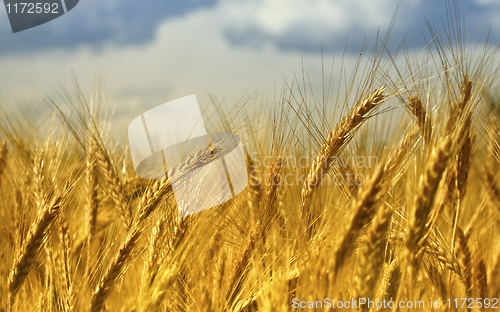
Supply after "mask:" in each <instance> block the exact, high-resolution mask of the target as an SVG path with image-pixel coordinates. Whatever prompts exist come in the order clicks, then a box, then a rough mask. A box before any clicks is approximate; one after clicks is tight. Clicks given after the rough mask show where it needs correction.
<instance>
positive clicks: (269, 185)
mask: <svg viewBox="0 0 500 312" xmlns="http://www.w3.org/2000/svg"><path fill="white" fill-rule="evenodd" d="M431 33H432V28H431ZM448 35H449V36H448V37H447V38H445V40H443V41H441V40H439V39H438V38H437V37H436V38H435V39H434V40H433V42H432V44H431V43H430V44H429V48H428V49H427V50H425V51H423V52H420V53H417V52H415V53H410V52H409V51H408V50H406V49H404V46H402V47H401V49H400V50H397V51H391V52H388V51H386V50H385V47H386V45H385V43H386V42H387V38H388V37H385V38H381V39H380V40H378V39H377V41H376V44H375V45H374V46H373V48H372V50H370V51H366V50H364V51H362V53H360V57H359V62H358V63H357V64H358V65H357V67H355V68H354V70H353V71H352V73H347V74H345V76H344V73H342V74H341V75H340V76H341V77H340V78H341V81H342V82H341V84H343V85H344V86H345V88H341V87H340V86H339V87H337V86H331V88H330V86H329V87H328V88H326V89H325V90H324V92H323V94H321V95H318V94H312V93H311V92H308V85H307V79H306V78H304V79H303V80H301V79H298V78H297V79H294V80H293V81H291V82H290V83H286V84H285V87H284V88H283V92H282V94H281V96H279V97H278V98H277V99H276V100H275V102H274V103H273V107H271V108H269V107H267V108H266V107H263V106H259V103H258V99H257V98H249V99H247V100H242V101H240V102H238V103H237V104H236V105H235V107H233V108H231V109H230V110H229V111H224V109H223V105H222V104H220V103H219V104H217V103H216V101H214V102H212V103H211V104H212V105H213V106H215V107H216V109H217V110H219V111H221V112H222V113H221V114H220V115H219V117H218V118H217V119H216V118H215V117H213V120H214V124H215V128H217V129H222V130H227V131H235V132H237V133H239V134H240V136H241V138H242V140H243V142H244V144H245V149H246V153H247V157H246V160H247V170H248V172H249V185H248V186H247V187H246V189H245V190H244V191H243V192H242V193H241V194H239V195H238V196H237V197H236V198H234V199H233V200H231V201H228V202H226V203H224V204H222V205H220V206H217V207H214V208H212V209H209V210H206V211H203V212H200V213H197V214H194V215H191V216H188V217H180V216H179V212H178V211H177V206H176V202H175V197H174V196H173V192H172V188H171V185H170V181H169V180H158V181H154V180H145V179H141V178H139V177H137V176H136V175H135V172H134V169H133V167H132V163H131V160H130V153H129V151H128V147H127V144H126V141H127V138H126V135H125V134H124V135H122V137H114V136H113V132H112V131H111V130H110V129H111V124H110V122H109V120H110V117H111V115H110V113H109V112H110V110H108V109H107V105H108V101H107V97H106V93H105V88H104V87H103V85H104V83H102V82H100V81H97V82H96V83H95V86H94V88H92V90H90V91H89V92H86V91H82V90H80V89H79V88H78V87H77V86H75V88H74V89H71V90H63V91H62V92H61V98H62V100H61V101H59V100H57V99H53V100H51V101H50V106H51V107H52V108H53V112H54V113H53V115H52V118H51V119H49V120H48V121H47V122H46V123H45V124H43V125H42V126H40V127H38V126H37V127H33V124H34V123H33V122H32V121H31V120H29V119H28V118H26V117H25V116H24V115H22V114H19V115H16V114H4V115H3V116H2V119H1V122H0V141H1V145H0V183H1V184H0V220H1V221H0V237H1V239H0V260H1V261H0V276H1V277H2V279H3V280H4V281H6V282H5V283H0V311H92V312H97V311H290V310H294V308H293V299H294V298H299V299H300V301H306V302H307V303H308V304H309V302H314V304H316V303H315V302H316V301H321V300H323V299H324V298H331V299H335V300H343V301H346V300H347V301H350V300H351V298H354V299H357V298H370V299H371V300H380V301H383V300H385V301H387V302H388V301H394V302H398V301H400V300H423V301H424V302H425V303H426V306H425V308H424V309H422V310H430V306H429V305H428V304H429V302H430V300H437V299H441V305H442V307H441V310H443V311H444V310H456V311H466V310H468V311H470V310H478V311H487V310H490V309H492V307H493V306H494V299H493V298H498V297H499V296H500V272H499V267H500V263H499V256H500V248H499V244H500V239H499V237H500V236H499V234H500V233H499V227H498V224H499V216H500V211H499V207H500V186H499V185H498V184H499V181H498V179H499V176H498V174H497V173H498V168H499V162H500V145H499V135H498V126H499V120H498V118H500V111H499V109H500V108H499V107H498V100H497V98H496V96H495V93H494V88H493V87H494V83H495V81H496V78H497V75H498V64H497V63H496V62H495V60H496V58H495V57H496V51H497V49H496V47H492V46H491V45H490V44H488V43H487V44H485V45H484V46H483V48H482V49H481V50H477V51H475V50H471V51H469V50H467V49H465V48H464V45H463V41H462V40H461V39H462V37H461V30H460V28H459V27H458V26H453V25H452V27H451V28H450V29H449V32H448ZM396 55H403V56H404V59H405V62H404V63H403V64H397V63H396V62H393V60H394V59H396ZM333 74H334V73H332V75H333ZM326 80H328V77H327V79H326ZM335 91H337V92H335ZM250 107H251V108H250ZM332 112H333V113H332ZM398 112H399V113H401V112H403V114H398ZM363 157H365V158H366V159H369V157H375V158H376V159H377V161H376V162H375V163H373V164H369V165H367V164H363V165H360V164H359V163H356V162H348V163H347V165H342V163H340V165H339V163H338V162H336V161H335V160H338V159H343V160H344V161H345V160H350V159H363ZM300 158H302V159H306V160H307V164H308V165H307V166H302V165H300V164H301V163H297V162H294V161H292V160H294V159H300ZM193 161H196V159H195V160H193ZM286 177H288V178H286ZM339 177H342V178H343V180H342V181H343V183H336V182H338V180H337V179H338V178H339ZM448 298H451V300H453V299H454V298H474V300H475V298H483V299H482V300H481V302H482V304H481V307H480V306H479V305H478V304H477V303H476V301H474V304H473V305H472V306H470V307H466V306H468V305H469V304H467V305H466V306H464V307H462V306H461V302H460V301H459V307H458V309H455V308H453V307H452V308H448V307H447V306H446V305H445V301H446V300H447V299H448ZM485 298H489V299H488V302H489V303H490V304H489V305H488V307H487V306H486V299H485ZM497 300H498V299H497ZM497 302H498V301H497ZM497 306H498V304H497ZM316 307H318V309H319V310H321V309H325V310H329V309H328V308H327V307H325V306H321V307H320V306H316ZM298 310H304V309H302V308H299V309H298ZM341 310H342V309H341ZM360 310H363V311H368V310H373V311H375V310H384V309H383V308H382V309H377V308H369V307H367V306H364V307H363V308H361V309H360ZM386 310H390V309H386ZM394 310H395V308H394ZM400 310H402V311H405V310H407V309H400ZM408 310H410V309H408Z"/></svg>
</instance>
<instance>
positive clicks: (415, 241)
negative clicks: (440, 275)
mask: <svg viewBox="0 0 500 312" xmlns="http://www.w3.org/2000/svg"><path fill="white" fill-rule="evenodd" d="M450 147H451V139H450V137H446V138H444V139H442V140H441V141H440V142H439V144H438V146H437V147H436V148H435V149H434V150H433V153H432V156H431V159H429V162H428V165H427V168H426V170H425V172H424V174H423V175H422V176H421V177H420V181H419V184H418V193H417V196H416V197H415V204H414V205H415V210H414V213H413V214H412V215H411V216H410V220H409V225H408V228H407V230H406V237H405V246H406V261H407V265H408V269H409V271H410V276H411V277H414V276H416V274H417V273H418V261H419V259H420V255H421V250H422V249H423V248H425V246H426V237H427V236H426V233H425V230H426V224H427V221H428V217H429V215H430V213H431V210H432V206H433V202H434V197H435V195H436V192H437V189H438V184H439V182H440V181H441V177H442V175H443V172H444V170H445V169H446V166H447V162H448V159H449V157H450V151H449V150H450Z"/></svg>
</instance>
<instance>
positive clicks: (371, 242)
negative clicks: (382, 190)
mask: <svg viewBox="0 0 500 312" xmlns="http://www.w3.org/2000/svg"><path fill="white" fill-rule="evenodd" d="M391 215H392V212H391V211H390V210H389V209H386V208H385V207H384V206H381V207H380V208H379V211H378V214H377V216H376V217H375V219H374V220H373V224H372V225H371V227H370V229H369V231H368V234H367V235H366V238H365V239H364V241H363V247H362V249H361V253H360V254H359V256H358V265H357V273H358V274H357V276H356V279H355V287H354V298H373V295H374V294H375V289H376V286H377V281H378V277H379V274H380V272H381V270H382V265H383V258H384V251H385V250H384V247H385V243H386V240H385V235H386V233H387V230H388V228H389V225H390V223H391ZM361 310H362V311H368V310H369V309H368V306H367V305H366V306H363V308H362V309H361Z"/></svg>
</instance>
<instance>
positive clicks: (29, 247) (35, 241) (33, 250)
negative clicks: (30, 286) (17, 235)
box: [8, 197, 61, 306]
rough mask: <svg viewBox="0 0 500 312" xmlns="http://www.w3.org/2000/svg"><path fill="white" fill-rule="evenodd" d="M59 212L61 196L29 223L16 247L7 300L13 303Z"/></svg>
mask: <svg viewBox="0 0 500 312" xmlns="http://www.w3.org/2000/svg"><path fill="white" fill-rule="evenodd" d="M60 212H61V197H57V198H56V199H55V200H54V201H53V202H52V204H50V205H46V206H45V207H44V209H43V211H42V212H41V214H40V215H39V217H38V219H37V220H36V221H35V222H34V223H33V224H32V225H31V227H30V229H29V231H28V236H27V237H26V239H25V240H24V244H23V246H22V247H21V248H20V249H18V251H17V253H16V257H15V259H14V264H13V266H12V269H11V270H10V274H9V280H8V285H9V302H10V305H11V306H12V305H13V304H14V300H15V296H16V293H17V292H18V291H19V289H20V288H21V286H22V285H23V284H24V282H25V281H26V279H27V277H28V274H29V272H30V271H31V269H32V267H33V263H34V261H35V259H36V258H37V256H38V255H39V253H40V251H41V250H42V248H43V246H44V245H45V243H46V241H47V236H48V232H49V229H50V226H51V225H52V223H53V222H54V220H55V219H56V217H57V216H58V215H59V213H60Z"/></svg>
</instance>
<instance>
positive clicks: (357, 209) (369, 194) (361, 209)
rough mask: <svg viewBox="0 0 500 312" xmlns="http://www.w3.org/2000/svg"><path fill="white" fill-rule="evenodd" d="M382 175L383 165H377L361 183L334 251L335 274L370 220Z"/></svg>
mask: <svg viewBox="0 0 500 312" xmlns="http://www.w3.org/2000/svg"><path fill="white" fill-rule="evenodd" d="M383 176H384V166H383V165H381V164H380V165H379V166H378V167H377V169H376V170H375V172H374V173H373V174H372V176H371V178H370V180H369V181H368V182H367V183H366V184H365V185H363V189H362V191H361V192H360V194H359V195H358V198H357V199H356V200H355V201H354V202H353V204H352V208H351V211H352V213H351V216H350V218H349V221H348V222H347V226H346V228H345V230H344V233H343V234H342V236H341V239H340V242H339V243H338V245H337V247H336V248H335V251H334V256H333V260H334V270H333V271H334V274H335V275H336V274H337V272H338V271H339V269H340V268H341V267H342V265H343V264H344V262H345V261H346V260H347V258H348V257H349V256H350V255H351V254H352V252H353V250H354V244H355V242H356V239H357V238H358V236H359V233H360V231H361V229H363V227H364V226H365V225H366V224H368V222H370V220H371V219H372V216H373V214H374V209H373V206H374V204H375V201H376V199H377V196H378V194H379V192H380V190H381V180H382V178H383Z"/></svg>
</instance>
